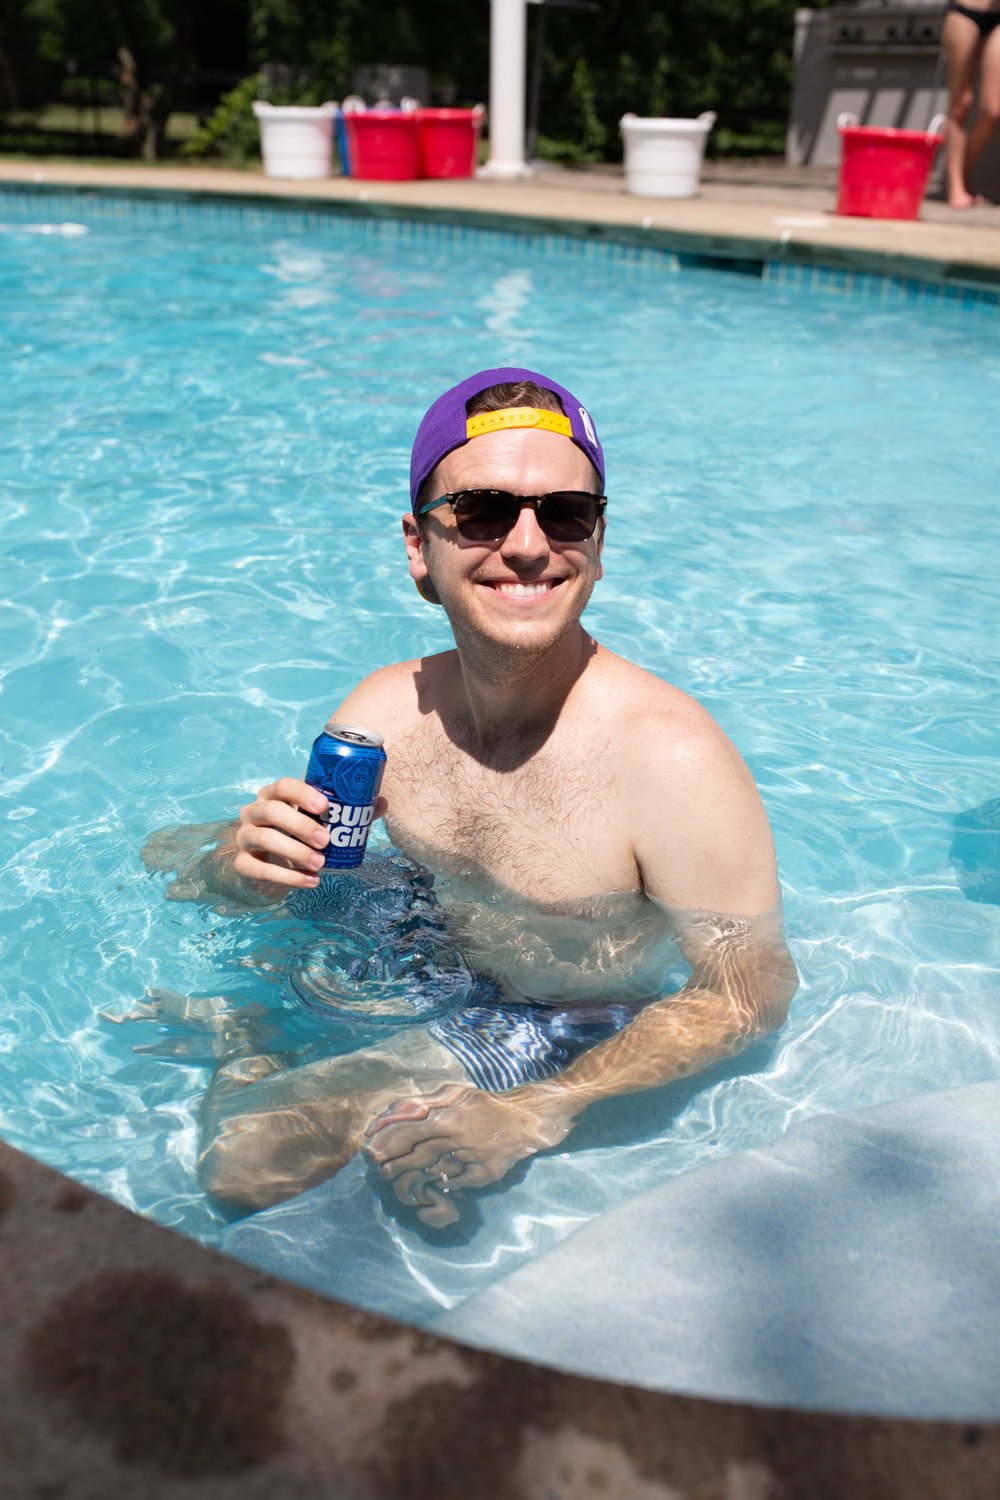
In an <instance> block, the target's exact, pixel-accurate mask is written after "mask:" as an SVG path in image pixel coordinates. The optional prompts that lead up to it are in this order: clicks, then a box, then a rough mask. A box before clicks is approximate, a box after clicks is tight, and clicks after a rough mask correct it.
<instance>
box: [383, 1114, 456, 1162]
mask: <svg viewBox="0 0 1000 1500" xmlns="http://www.w3.org/2000/svg"><path fill="white" fill-rule="evenodd" d="M435 1142H436V1144H437V1153H438V1154H439V1155H440V1153H441V1152H442V1151H448V1150H450V1149H451V1148H452V1147H453V1146H454V1144H455V1142H454V1141H453V1140H451V1139H450V1138H449V1137H448V1136H443V1135H441V1134H440V1126H439V1125H437V1124H436V1123H433V1122H432V1123H428V1121H427V1120H400V1121H398V1122H397V1123H396V1124H394V1125H387V1126H386V1127H385V1129H384V1130H380V1131H379V1132H378V1135H375V1136H372V1137H371V1138H370V1139H369V1140H368V1141H367V1143H366V1145H365V1151H366V1153H367V1155H368V1156H369V1157H371V1159H372V1161H373V1162H374V1163H375V1165H376V1166H379V1167H381V1166H382V1165H384V1164H385V1163H386V1162H392V1161H402V1159H403V1158H404V1157H409V1156H410V1155H412V1154H414V1153H415V1154H416V1155H418V1156H420V1157H421V1158H422V1157H423V1156H424V1154H425V1153H426V1151H428V1150H431V1148H432V1145H433V1144H434V1143H435ZM427 1159H428V1160H432V1159H433V1158H432V1157H428V1158H427ZM421 1164H422V1162H421Z"/></svg>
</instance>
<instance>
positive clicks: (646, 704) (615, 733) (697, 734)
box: [603, 653, 753, 803]
mask: <svg viewBox="0 0 1000 1500" xmlns="http://www.w3.org/2000/svg"><path fill="white" fill-rule="evenodd" d="M608 655H609V656H610V653H608ZM606 669H607V670H606V675H605V681H604V694H603V701H604V702H605V704H606V705H607V708H608V710H609V714H608V720H607V722H608V723H609V728H610V730H611V732H612V738H613V743H614V746H615V759H616V761H617V762H618V764H619V765H620V767H621V769H622V772H623V775H624V780H625V783H626V784H627V785H629V786H630V787H632V788H633V789H638V788H641V789H642V790H643V791H644V792H645V793H646V794H647V795H658V796H662V797H664V798H665V799H666V801H668V802H670V803H673V802H674V800H675V798H676V797H677V796H678V795H680V796H683V797H684V798H685V800H689V799H697V800H698V801H702V800H703V799H705V798H711V797H713V796H718V795H720V794H732V793H733V792H735V791H736V789H737V788H738V787H741V786H742V787H748V788H752V787H753V781H752V779H751V777H750V774H749V772H748V770H747V768H746V765H745V764H744V762H743V759H742V757H741V756H740V754H739V752H738V750H737V749H736V747H735V745H734V744H733V742H732V741H731V740H730V738H729V736H728V735H727V734H726V732H725V730H724V729H723V728H722V726H721V725H720V724H719V723H718V722H717V721H716V720H715V719H714V718H713V717H712V715H711V714H710V713H709V711H708V709H707V708H705V707H704V705H703V704H701V703H699V702H698V701H697V700H696V699H695V698H692V697H691V695H690V694H689V693H685V692H684V691H683V690H682V689H681V688H678V687H675V686H674V685H673V683H670V682H666V681H665V680H664V679H663V678H662V677H657V676H655V675H654V674H653V673H652V672H648V671H646V670H645V669H644V668H642V667H638V666H636V665H635V663H634V662H630V661H626V660H625V659H624V658H623V657H613V658H612V659H611V660H610V661H609V662H607V663H606Z"/></svg>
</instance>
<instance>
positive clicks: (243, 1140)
mask: <svg viewBox="0 0 1000 1500" xmlns="http://www.w3.org/2000/svg"><path fill="white" fill-rule="evenodd" d="M348 1123H349V1122H347V1121H346V1120H344V1121H335V1122H327V1121H325V1120H321V1119H320V1118H318V1112H317V1111H316V1110H314V1109H312V1110H311V1109H309V1107H308V1106H306V1107H300V1108H286V1109H277V1110H270V1111H261V1112H260V1113H255V1114H243V1115H235V1116H230V1117H229V1118H228V1119H223V1120H221V1121H217V1122H216V1123H215V1124H214V1125H213V1126H212V1128H211V1129H210V1130H207V1131H206V1132H205V1134H204V1135H203V1136H202V1143H201V1149H200V1151H199V1154H198V1181H199V1183H200V1184H201V1186H202V1188H203V1189H204V1190H205V1192H206V1193H209V1194H210V1195H211V1196H212V1197H213V1198H218V1199H220V1200H221V1201H222V1202H223V1203H229V1204H232V1205H233V1206H234V1207H237V1208H246V1209H253V1210H256V1209H260V1208H269V1207H270V1206H271V1205H272V1204H273V1203H282V1202H284V1200H285V1199H286V1198H294V1197H295V1195H296V1194H297V1193H301V1192H304V1191H305V1190H306V1188H310V1187H315V1186H316V1184H317V1183H320V1182H325V1181H326V1179H327V1178H328V1177H332V1176H333V1174H334V1173H335V1172H337V1171H339V1170H340V1168H341V1167H342V1166H343V1165H344V1164H345V1162H347V1161H349V1160H350V1158H351V1157H352V1156H353V1155H354V1154H355V1152H356V1151H357V1149H358V1143H357V1142H356V1141H354V1140H353V1139H352V1138H350V1135H349V1131H348V1129H347V1125H348ZM338 1125H339V1126H340V1128H338Z"/></svg>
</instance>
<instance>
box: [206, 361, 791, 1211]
mask: <svg viewBox="0 0 1000 1500" xmlns="http://www.w3.org/2000/svg"><path fill="white" fill-rule="evenodd" d="M603 490H604V455H603V452H602V449H601V445H600V442H599V441H598V438H597V435H596V432H595V429H594V424H593V421H592V419H591V417H590V415H589V413H588V412H587V410H586V408H584V407H583V406H582V405H581V404H580V402H579V401H577V399H576V398H575V397H574V396H572V395H571V394H570V393H569V391H567V390H565V389H564V388H563V387H562V386H560V385H558V384H557V383H556V382H555V381H553V380H549V379H548V378H546V377H545V376H542V375H539V374H536V373H534V372H532V371H528V370H522V369H497V370H488V371H485V372H483V373H481V374H479V375H476V376H472V377H471V378H470V379H467V380H464V381H463V382H461V384H459V385H457V386H455V387H454V388H453V389H452V390H449V391H447V392H446V393H445V394H444V395H443V396H441V397H440V398H439V400H437V401H436V402H435V403H434V405H433V406H432V407H431V408H430V410H429V411H428V412H427V414H426V416H425V417H424V419H423V422H422V423H421V425H420V428H419V431H418V433H417V436H416V440H415V443H414V447H413V456H412V465H411V490H410V495H411V503H412V511H411V513H410V514H408V515H407V516H406V517H405V518H404V520H403V533H404V538H405V544H406V553H407V557H408V560H409V570H410V575H411V577H412V578H413V579H414V581H415V582H416V585H417V588H418V589H419V590H420V592H421V593H422V594H423V596H424V597H425V598H427V599H428V600H430V601H431V602H433V603H439V604H441V605H442V606H443V607H444V609H445V611H446V613H447V615H448V619H449V621H450V624H451V628H452V632H453V634H454V638H455V647H454V649H453V650H451V651H446V652H443V653H441V654H440V655H437V656H431V657H425V658H423V659H420V660H416V661H408V662H401V663H398V664H396V665H394V666H387V667H383V668H382V669H381V670H379V671H377V672H375V673H374V674H373V675H372V676H370V677H368V678H366V679H365V681H363V682H362V683H360V684H359V685H358V686H357V687H356V688H355V689H354V691H353V692H352V693H350V695H349V696H348V697H347V699H346V700H345V701H344V702H343V703H342V704H341V705H340V706H339V707H338V708H337V709H336V711H335V713H334V714H333V716H332V717H333V718H334V719H335V720H337V721H339V722H341V723H347V724H355V725H361V726H363V727H364V728H366V729H368V730H373V731H375V732H376V733H377V734H380V735H382V736H383V738H384V741H385V748H386V753H387V756H388V763H387V766H386V773H385V780H384V783H383V788H382V791H383V796H382V798H381V799H380V804H379V808H378V812H379V813H380V815H382V816H383V817H384V818H385V823H386V827H387V830H388V832H389V834H390V836H391V838H392V841H393V843H394V844H395V845H396V846H397V847H398V848H399V849H401V850H402V851H403V852H404V853H405V854H407V855H408V856H410V857H412V858H413V859H414V860H415V861H417V862H419V863H420V864H421V865H423V866H424V867H425V868H426V869H428V870H429V871H431V872H432V873H433V874H434V877H435V892H436V894H437V897H438V899H439V901H440V903H441V906H442V909H443V912H444V915H445V918H446V920H447V922H448V926H449V931H450V933H451V935H452V936H453V938H454V939H455V941H456V942H457V943H458V944H459V946H460V947H461V948H462V950H463V952H464V954H465V956H466V957H467V959H468V961H469V962H470V964H472V965H473V966H475V967H476V968H477V969H478V970H479V971H480V972H482V973H484V974H486V975H489V976H490V978H492V979H493V980H495V981H496V984H497V986H498V989H497V998H496V1002H495V1004H494V1005H493V1006H489V1005H486V1006H484V1005H482V1004H479V1005H477V1006H476V1007H474V1008H473V1007H466V1008H464V1009H462V1008H459V1010H458V1011H456V1012H454V1013H453V1014H452V1015H450V1016H449V1017H447V1018H446V1019H445V1020H444V1021H441V1022H436V1023H432V1024H430V1025H426V1026H419V1027H410V1028H408V1029H407V1030H405V1031H403V1032H401V1033H399V1034H398V1035H397V1036H396V1037H394V1038H391V1039H390V1040H389V1041H388V1042H386V1043H385V1044H383V1045H381V1046H379V1047H377V1048H372V1049H366V1050H362V1051H359V1052H356V1053H354V1054H352V1055H350V1056H348V1057H338V1058H336V1059H332V1060H326V1061H322V1062H318V1063H312V1064H308V1065H306V1066H304V1067H301V1068H297V1069H292V1070H287V1071H283V1072H282V1071H278V1070H275V1071H273V1072H270V1071H269V1069H270V1067H271V1064H270V1063H269V1061H268V1060H267V1059H266V1058H263V1057H262V1058H260V1059H242V1060H238V1061H234V1062H233V1063H232V1064H231V1065H229V1066H228V1067H227V1066H223V1067H222V1068H221V1069H220V1070H219V1073H218V1074H217V1076H216V1080H215V1082H214V1084H213V1087H212V1089H211V1091H210V1095H209V1099H208V1101H207V1106H206V1118H205V1127H204V1134H203V1140H202V1148H201V1155H200V1171H201V1176H202V1181H203V1183H204V1184H205V1186H206V1188H207V1189H208V1190H209V1191H210V1192H211V1193H213V1194H215V1195H217V1196H219V1197H220V1198H223V1199H225V1200H228V1201H230V1202H234V1203H238V1204H241V1205H245V1206H249V1207H255V1208H256V1207H262V1206H264V1205H266V1204H269V1203H273V1202H276V1201H278V1200H280V1199H283V1198H287V1197H289V1196H291V1195H293V1194H295V1193H297V1192H300V1191H301V1190H302V1189H304V1188H306V1187H309V1186H312V1185H313V1184H315V1183H318V1182H321V1181H323V1180H324V1179H325V1178H327V1177H329V1176H331V1175H332V1174H333V1173H334V1172H336V1171H337V1170H338V1169H339V1168H340V1167H341V1166H342V1165H343V1164H344V1163H345V1162H346V1161H348V1160H349V1159H350V1158H351V1157H352V1156H354V1155H355V1154H356V1153H357V1152H358V1151H359V1150H363V1151H364V1152H365V1153H366V1155H367V1157H368V1158H369V1159H370V1161H372V1162H373V1163H375V1164H376V1165H377V1167H378V1169H379V1171H380V1173H381V1174H382V1177H383V1178H384V1179H385V1180H386V1181H387V1182H388V1183H390V1184H391V1185H392V1188H393V1190H394V1191H395V1194H396V1196H397V1197H398V1198H399V1200H400V1202H402V1203H404V1204H408V1205H411V1206H412V1207H413V1208H414V1209H415V1210H416V1212H417V1213H418V1215H419V1217H420V1218H421V1219H422V1220H423V1221H424V1222H425V1223H427V1224H430V1225H432V1226H437V1227H440V1226H443V1225H445V1224H448V1223H450V1222H452V1221H453V1220H454V1219H455V1218H456V1217H457V1210H456V1207H455V1196H456V1195H461V1194H463V1193H465V1192H467V1191H469V1190H474V1189H476V1188H480V1187H483V1186H485V1185H487V1184H490V1183H495V1182H498V1181H500V1180H501V1179H502V1178H503V1177H504V1176H505V1175H506V1174H507V1173H508V1172H509V1171H510V1170H511V1169H512V1168H513V1167H514V1166H515V1165H516V1164H517V1163H518V1162H521V1161H523V1160H525V1159H526V1158H528V1157H530V1156H532V1155H533V1154H535V1153H537V1152H539V1151H542V1150H545V1149H547V1148H550V1147H554V1146H557V1145H559V1144H560V1143H561V1142H562V1141H564V1140H565V1139H566V1138H567V1137H568V1136H569V1135H570V1133H571V1132H572V1130H573V1127H574V1125H575V1123H576V1122H577V1121H578V1120H579V1118H580V1116H581V1114H582V1113H583V1111H584V1110H586V1109H587V1108H588V1106H589V1105H591V1104H593V1103H595V1102H596V1101H598V1100H603V1099H608V1098H612V1097H615V1096H618V1095H624V1094H629V1093H633V1092H635V1091H637V1090H642V1089H651V1088H655V1087H657V1086H658V1085H663V1084H667V1083H669V1082H671V1081H672V1080H675V1079H678V1078H681V1077H684V1076H687V1075H690V1074H692V1073H696V1072H698V1071H699V1070H701V1069H703V1068H705V1067H707V1066H708V1065H710V1064H711V1063H713V1062H716V1061H719V1060H721V1059H724V1058H729V1057H731V1056H733V1055H735V1054H736V1053H737V1052H739V1051H740V1050H741V1049H742V1048H743V1047H745V1046H746V1045H747V1044H748V1043H749V1042H750V1041H751V1040H752V1039H754V1038H755V1037H758V1036H760V1035H762V1034H763V1033H765V1032H768V1031H770V1030H772V1029H774V1028H775V1027H777V1026H779V1025H780V1024H781V1023H782V1021H783V1019H784V1017H785V1014H786V1010H787V1006H788V1002H789V1000H790V999H791V996H792V995H793V994H794V992H795V987H796V976H795V969H794V966H793V964H792V961H791V959H790V957H789V954H788V951H787V949H786V947H785V944H784V941H783V938H782V930H781V915H780V896H779V890H778V879H777V872H776V867H775V858H774V849H773V844H772V840H771V834H770V830H769V828H768V823H767V818H766V816H765V813H764V809H763V807H762V805H761V801H760V797H759V795H758V793H757V790H756V788H755V786H754V783H753V780H752V778H751V776H750V774H749V772H748V771H747V768H746V766H745V765H744V764H743V762H742V760H741V759H740V757H739V755H738V754H737V752H736V750H735V749H734V748H733V746H732V744H731V743H730V742H729V740H728V739H727V738H726V736H725V735H724V734H723V732H722V730H721V729H720V728H719V726H718V725H717V724H716V723H715V722H714V721H713V720H712V719H711V718H710V716H709V715H708V714H707V713H706V712H705V710H704V709H702V708H700V707H699V706H698V704H696V703H695V702H693V701H692V700H691V699H690V698H689V697H687V696H686V695H685V694H684V693H682V692H680V691H679V690H678V689H677V688H674V687H671V686H670V685H669V684H667V683H666V682H663V681H661V680H660V679H658V678H656V677H653V676H651V675H650V674H649V673H647V672H645V671H642V670H640V669H639V668H638V667H636V666H634V665H632V664H631V663H629V662H628V661H625V660H623V659H622V658H621V657H618V656H616V655H614V654H613V653H612V652H610V651H607V650H605V649H604V648H603V647H602V646H600V645H599V644H598V643H597V641H595V640H594V639H593V637H592V636H590V635H589V634H588V633H587V631H586V630H585V629H584V628H583V626H582V625H581V623H580V619H581V615H582V614H583V611H584V608H585V606H586V604H587V601H588V599H589V598H590V595H591V591H592V590H593V588H594V585H595V583H596V582H597V581H598V579H599V578H600V577H601V573H602V563H601V554H602V548H603V543H604V531H605V505H606V502H605V499H604V496H603ZM627 519H628V516H627V509H626V510H625V514H624V515H623V516H622V517H621V520H622V523H624V524H627ZM634 586H635V587H636V588H637V589H641V586H642V584H641V579H640V578H636V579H635V580H634ZM325 808H326V799H325V797H323V796H322V795H321V794H320V793H318V792H316V791H314V790H313V789H312V788H310V787H309V786H307V785H306V784H305V783H304V782H303V781H301V780H298V779H296V778H294V777H290V776H286V777H283V778H282V779H280V780H278V781H275V782H274V783H272V784H271V785H269V786H266V787H264V788H263V789H262V790H261V791H260V792H259V793H258V795H257V798H256V800H255V801H253V802H252V803H250V804H249V805H248V806H246V807H244V808H243V809H242V811H241V813H240V816H239V820H238V822H237V823H236V824H234V825H232V826H231V828H230V829H229V830H228V831H227V832H226V834H225V836H224V837H223V838H222V840H221V842H220V843H219V845H218V847H217V848H216V850H215V851H214V852H213V853H212V854H211V855H210V856H209V858H208V877H209V882H210V884H211V886H212V887H213V888H214V890H215V891H217V892H219V893H223V894H225V895H226V896H228V897H230V898H236V899H246V901H247V902H248V903H250V904H260V903H261V902H271V901H280V900H282V899H283V898H284V897H286V896H287V895H288V894H289V892H291V891H293V890H296V889H301V888H308V887H315V886H317V885H318V884H319V881H320V876H319V874H318V871H319V869H320V867H321V866H322V863H323V846H324V845H325V843H326V841H327V832H326V829H325V828H324V827H323V826H322V824H321V823H320V822H317V821H316V817H317V816H320V817H321V816H322V814H323V812H324V811H325ZM678 949H679V951H680V954H681V955H682V956H683V959H684V960H685V961H686V963H687V964H688V965H689V966H690V977H689V978H688V979H687V981H686V982H685V983H683V985H682V986H681V987H680V988H678V989H676V990H675V992H674V993H672V994H666V995H665V994H664V993H663V989H664V983H665V976H666V974H667V971H668V970H669V968H670V967H671V963H672V961H673V960H675V958H676V954H677V951H678Z"/></svg>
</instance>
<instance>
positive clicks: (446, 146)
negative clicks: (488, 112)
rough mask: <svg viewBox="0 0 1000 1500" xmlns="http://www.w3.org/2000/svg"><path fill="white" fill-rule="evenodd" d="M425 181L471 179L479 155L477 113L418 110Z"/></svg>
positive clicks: (479, 114)
mask: <svg viewBox="0 0 1000 1500" xmlns="http://www.w3.org/2000/svg"><path fill="white" fill-rule="evenodd" d="M417 121H418V123H419V128H420V172H421V176H423V177H471V176H472V174H473V172H474V171H475V170H476V158H477V156H478V155H479V128H480V126H481V124H482V121H483V111H482V107H481V106H480V107H479V108H478V109H418V110H417Z"/></svg>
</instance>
